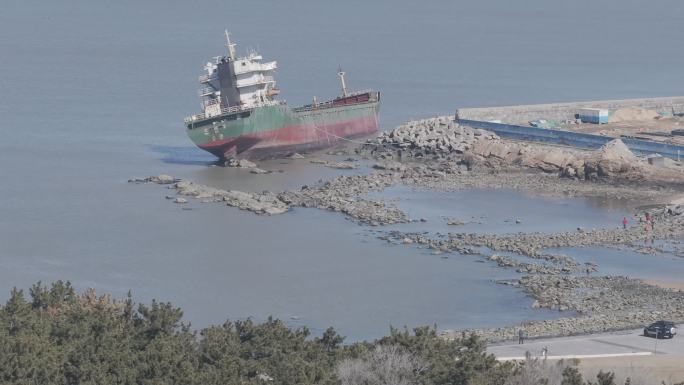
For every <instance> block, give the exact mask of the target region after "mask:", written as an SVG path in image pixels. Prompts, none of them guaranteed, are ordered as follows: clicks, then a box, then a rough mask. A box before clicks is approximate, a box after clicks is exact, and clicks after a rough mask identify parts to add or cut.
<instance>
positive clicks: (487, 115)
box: [456, 96, 684, 124]
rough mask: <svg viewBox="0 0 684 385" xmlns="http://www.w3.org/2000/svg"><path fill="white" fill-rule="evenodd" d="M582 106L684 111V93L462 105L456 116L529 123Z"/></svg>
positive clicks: (571, 115) (568, 114)
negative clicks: (648, 96) (642, 96)
mask: <svg viewBox="0 0 684 385" xmlns="http://www.w3.org/2000/svg"><path fill="white" fill-rule="evenodd" d="M580 108H605V109H608V110H611V111H614V110H617V109H621V108H646V109H650V110H656V111H658V112H668V113H672V110H673V109H674V110H675V111H676V112H679V111H682V109H683V108H684V96H671V97H664V98H644V99H626V100H597V101H588V102H572V103H551V104H532V105H522V106H505V107H484V108H459V109H457V110H456V119H457V120H458V119H463V120H479V121H492V120H500V121H502V122H504V123H510V124H528V122H530V121H532V120H536V119H548V120H566V119H574V118H575V114H577V110H579V109H580Z"/></svg>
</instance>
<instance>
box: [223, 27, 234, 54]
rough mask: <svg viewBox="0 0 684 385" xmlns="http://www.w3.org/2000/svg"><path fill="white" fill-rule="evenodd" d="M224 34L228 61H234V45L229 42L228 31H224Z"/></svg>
mask: <svg viewBox="0 0 684 385" xmlns="http://www.w3.org/2000/svg"><path fill="white" fill-rule="evenodd" d="M224 32H225V34H226V48H227V49H228V57H229V58H230V60H235V43H233V42H231V41H230V33H229V32H228V30H227V29H226V30H224Z"/></svg>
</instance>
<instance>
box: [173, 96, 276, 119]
mask: <svg viewBox="0 0 684 385" xmlns="http://www.w3.org/2000/svg"><path fill="white" fill-rule="evenodd" d="M216 101H217V102H218V99H216ZM213 104H216V103H213ZM284 104H287V102H286V101H285V100H272V101H270V102H264V103H259V104H258V105H254V106H251V107H241V106H231V107H223V108H221V114H220V115H224V114H233V113H236V112H241V111H251V110H253V109H255V108H259V107H265V106H280V105H284ZM220 115H216V116H220ZM209 117H210V116H207V115H206V114H205V113H204V112H202V113H199V114H195V115H192V116H188V117H187V118H185V119H184V120H185V123H190V122H194V121H197V120H202V119H205V118H209Z"/></svg>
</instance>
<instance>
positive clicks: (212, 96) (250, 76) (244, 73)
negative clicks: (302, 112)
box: [199, 31, 280, 117]
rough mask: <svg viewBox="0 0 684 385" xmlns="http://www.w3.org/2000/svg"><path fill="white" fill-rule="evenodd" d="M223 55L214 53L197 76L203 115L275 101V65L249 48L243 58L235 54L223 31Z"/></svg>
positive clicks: (218, 113) (258, 105)
mask: <svg viewBox="0 0 684 385" xmlns="http://www.w3.org/2000/svg"><path fill="white" fill-rule="evenodd" d="M226 48H227V51H228V52H227V55H226V56H217V57H215V58H214V61H213V62H207V64H206V65H205V66H204V70H205V71H206V74H204V75H202V76H200V77H199V82H200V84H202V87H201V88H200V90H199V96H200V98H201V100H202V111H203V115H204V116H206V117H211V116H216V115H220V114H222V113H225V112H230V111H239V110H242V109H251V108H255V107H260V106H264V105H271V104H277V103H278V102H276V101H274V100H273V97H274V96H275V95H277V94H278V93H279V92H280V91H279V90H278V88H276V83H275V79H274V77H273V75H274V72H275V70H276V68H278V64H277V63H276V62H275V61H270V62H265V63H264V62H262V60H263V57H262V56H261V55H259V54H258V53H257V52H256V51H254V50H251V51H250V52H249V54H247V55H246V56H244V57H237V56H236V54H235V43H233V42H232V41H231V40H230V35H229V34H228V31H226Z"/></svg>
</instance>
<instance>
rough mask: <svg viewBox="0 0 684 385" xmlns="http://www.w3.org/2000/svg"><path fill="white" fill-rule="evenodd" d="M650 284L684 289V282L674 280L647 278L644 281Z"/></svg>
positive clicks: (683, 363) (683, 364)
mask: <svg viewBox="0 0 684 385" xmlns="http://www.w3.org/2000/svg"><path fill="white" fill-rule="evenodd" d="M644 282H646V283H647V284H649V285H654V286H659V287H662V288H665V289H674V290H684V282H672V281H658V280H646V281H644ZM682 366H683V367H684V361H682Z"/></svg>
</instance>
